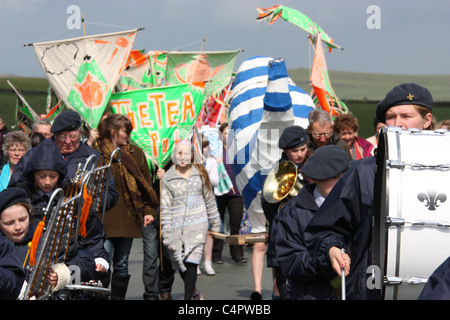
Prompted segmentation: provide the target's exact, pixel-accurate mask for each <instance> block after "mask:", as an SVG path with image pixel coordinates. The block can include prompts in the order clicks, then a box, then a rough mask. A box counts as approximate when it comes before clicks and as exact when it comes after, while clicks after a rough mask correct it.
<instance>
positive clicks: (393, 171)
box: [372, 127, 450, 300]
mask: <svg viewBox="0 0 450 320" xmlns="http://www.w3.org/2000/svg"><path fill="white" fill-rule="evenodd" d="M375 179H376V184H375V198H374V201H375V202H374V224H373V230H372V250H373V251H372V257H373V261H374V264H375V265H377V266H379V267H380V271H381V273H382V275H383V281H382V288H381V297H382V298H383V299H386V300H391V299H417V297H418V296H419V294H420V292H421V290H422V289H423V286H424V284H425V283H426V282H427V280H428V278H429V277H430V275H431V274H432V273H433V271H434V270H435V269H436V268H437V267H438V266H439V265H440V264H441V263H442V262H444V261H445V260H446V259H447V258H448V257H449V256H450V132H447V131H446V130H436V131H429V130H428V131H426V130H414V129H410V130H401V129H400V128H398V127H386V128H384V129H383V130H382V132H381V134H380V141H379V145H378V151H377V174H376V178H375Z"/></svg>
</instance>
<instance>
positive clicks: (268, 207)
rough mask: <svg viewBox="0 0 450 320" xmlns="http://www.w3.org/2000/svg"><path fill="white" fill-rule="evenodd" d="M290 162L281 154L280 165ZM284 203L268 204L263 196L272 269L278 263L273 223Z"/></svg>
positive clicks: (305, 182)
mask: <svg viewBox="0 0 450 320" xmlns="http://www.w3.org/2000/svg"><path fill="white" fill-rule="evenodd" d="M284 161H288V158H287V156H286V153H285V152H283V153H282V154H281V159H280V160H279V161H278V163H281V162H284ZM300 183H301V184H302V185H303V186H304V185H306V184H307V181H306V180H305V179H303V180H301V181H300ZM281 203H282V202H277V203H270V202H267V201H266V200H265V199H264V197H263V196H261V206H262V209H263V212H264V215H265V217H266V220H267V222H268V223H269V231H268V233H267V253H266V256H267V266H268V267H270V268H273V267H276V266H277V263H276V260H275V259H274V258H275V246H274V240H275V239H274V238H273V237H272V221H273V219H274V218H275V217H276V216H277V214H278V210H279V208H280V205H281Z"/></svg>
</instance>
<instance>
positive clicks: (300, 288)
mask: <svg viewBox="0 0 450 320" xmlns="http://www.w3.org/2000/svg"><path fill="white" fill-rule="evenodd" d="M315 187H316V185H315V184H308V185H306V186H305V187H303V188H302V189H301V190H300V191H299V193H298V194H297V196H296V197H295V198H292V199H291V200H289V201H288V202H287V203H286V205H285V206H284V207H283V209H282V210H281V211H280V212H279V214H278V215H277V216H276V217H275V219H274V221H273V225H272V231H273V233H272V236H273V237H274V238H275V239H274V242H275V252H276V261H277V264H278V267H279V268H280V270H281V272H282V273H283V275H284V276H285V277H286V278H287V279H288V290H289V299H291V300H328V299H335V298H336V297H335V294H334V291H333V288H332V286H331V284H330V281H329V279H327V278H326V277H325V276H324V275H322V273H321V271H320V269H319V268H318V266H317V265H315V264H314V261H313V259H312V257H311V256H310V254H309V252H308V250H307V248H306V244H305V240H304V232H305V229H306V226H307V225H308V223H309V221H310V220H311V219H312V217H313V216H314V215H315V214H316V212H317V210H318V209H319V207H318V206H317V203H316V200H315V198H314V189H315Z"/></svg>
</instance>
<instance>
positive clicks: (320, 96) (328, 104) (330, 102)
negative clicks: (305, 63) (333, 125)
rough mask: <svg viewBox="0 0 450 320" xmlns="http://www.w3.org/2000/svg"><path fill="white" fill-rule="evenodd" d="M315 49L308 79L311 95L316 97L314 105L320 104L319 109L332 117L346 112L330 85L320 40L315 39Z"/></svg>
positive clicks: (344, 106) (343, 104)
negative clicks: (311, 90)
mask: <svg viewBox="0 0 450 320" xmlns="http://www.w3.org/2000/svg"><path fill="white" fill-rule="evenodd" d="M320 36H321V34H320V33H319V34H318V40H320ZM315 51H316V52H315V55H314V61H313V66H312V70H311V78H310V81H311V86H312V87H313V92H312V93H311V96H312V97H313V99H314V100H315V99H317V102H318V103H316V106H318V107H319V106H320V108H321V109H323V110H325V111H327V112H328V113H330V115H331V116H332V117H334V116H336V115H338V114H341V113H347V112H348V109H347V106H346V105H345V103H343V102H342V101H340V100H339V98H338V97H337V96H336V94H335V93H334V90H333V87H332V86H331V82H330V77H329V76H328V70H327V63H326V61H325V55H324V53H323V49H322V42H321V41H317V44H316V50H315Z"/></svg>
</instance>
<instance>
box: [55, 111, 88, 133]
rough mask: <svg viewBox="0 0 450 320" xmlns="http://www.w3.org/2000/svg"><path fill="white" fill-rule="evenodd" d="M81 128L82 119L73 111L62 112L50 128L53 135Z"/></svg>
mask: <svg viewBox="0 0 450 320" xmlns="http://www.w3.org/2000/svg"><path fill="white" fill-rule="evenodd" d="M79 127H81V117H80V115H79V114H78V113H77V112H75V111H73V110H66V111H63V112H61V113H60V114H59V115H58V116H57V117H56V118H55V121H53V125H52V127H51V128H50V131H51V132H52V133H58V132H63V131H74V130H76V129H78V128H79Z"/></svg>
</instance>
